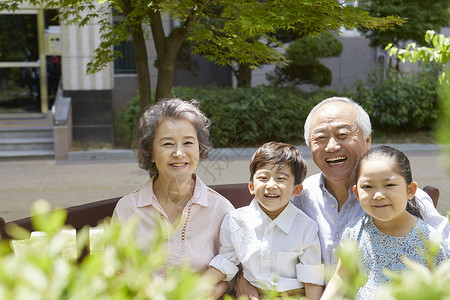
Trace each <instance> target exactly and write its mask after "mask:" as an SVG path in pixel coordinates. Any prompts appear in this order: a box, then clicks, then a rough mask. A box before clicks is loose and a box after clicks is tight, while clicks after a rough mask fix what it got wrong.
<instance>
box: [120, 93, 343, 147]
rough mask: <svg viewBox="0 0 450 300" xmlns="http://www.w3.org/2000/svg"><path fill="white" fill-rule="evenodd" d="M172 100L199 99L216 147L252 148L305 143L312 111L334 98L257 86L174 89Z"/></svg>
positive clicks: (131, 122) (131, 124) (131, 119)
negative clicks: (318, 104)
mask: <svg viewBox="0 0 450 300" xmlns="http://www.w3.org/2000/svg"><path fill="white" fill-rule="evenodd" d="M172 94H173V97H178V98H182V99H185V100H190V99H197V100H198V101H199V103H200V108H201V110H202V111H203V112H204V113H205V114H206V115H207V116H208V117H209V118H210V119H211V128H210V130H211V139H212V141H213V143H214V146H215V147H218V148H219V147H253V146H259V145H261V144H262V143H265V142H267V141H271V140H276V141H282V142H288V143H292V144H298V143H302V142H303V125H304V121H305V119H306V116H307V115H308V113H309V111H310V110H311V108H312V107H313V106H314V105H315V104H317V103H318V102H320V101H321V100H323V99H325V98H327V97H330V96H335V95H337V94H338V93H337V92H336V91H332V90H324V91H315V92H305V91H302V90H300V89H298V88H295V87H283V88H277V87H274V86H257V87H253V88H252V87H248V88H238V89H232V88H217V87H174V88H173V90H172ZM138 116H139V110H138V99H137V97H135V98H133V99H132V100H131V101H130V102H129V107H128V109H127V111H126V116H125V120H126V123H127V136H128V137H129V138H131V136H132V134H134V132H135V130H136V119H137V118H138Z"/></svg>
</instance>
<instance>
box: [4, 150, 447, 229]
mask: <svg viewBox="0 0 450 300" xmlns="http://www.w3.org/2000/svg"><path fill="white" fill-rule="evenodd" d="M396 146H398V148H401V150H403V151H404V152H405V153H406V154H407V155H408V156H409V158H410V160H411V164H412V168H413V177H414V179H415V180H416V181H417V182H418V183H419V186H421V187H423V186H425V185H433V186H435V187H438V188H439V189H440V191H441V196H440V199H439V206H438V209H439V211H440V212H442V213H444V212H446V211H448V210H450V199H449V193H450V187H449V183H450V179H449V176H448V175H447V173H446V172H445V169H444V161H445V160H444V155H443V154H442V153H441V152H440V151H439V149H438V148H437V147H436V146H434V145H396ZM299 148H300V150H301V151H302V153H304V156H305V159H306V160H307V162H308V167H309V171H308V174H314V173H317V172H318V169H317V167H316V166H315V165H314V163H313V161H312V159H311V154H310V151H309V149H308V148H306V147H299ZM255 150H256V149H255V148H247V149H216V150H214V152H212V154H211V158H210V159H209V160H206V161H202V162H201V163H200V165H199V168H198V172H197V173H198V174H199V176H200V178H202V180H203V181H204V182H205V183H206V184H208V185H211V184H225V183H242V182H247V181H248V164H249V161H250V157H251V155H252V154H253V153H254V151H255ZM0 170H1V172H0V216H1V217H3V218H4V219H5V220H6V221H11V220H14V219H18V218H22V217H26V216H29V214H30V211H29V210H30V205H31V204H32V203H33V202H34V201H35V200H37V199H46V200H48V201H49V202H50V203H51V204H52V205H53V206H60V207H68V206H73V205H79V204H83V203H88V202H93V201H97V200H102V199H107V198H111V197H117V196H122V195H124V194H127V193H130V192H133V191H135V190H136V189H138V188H139V187H140V186H142V185H143V184H144V183H145V182H146V181H147V180H148V174H147V173H146V172H145V171H143V170H141V169H139V167H138V166H137V163H136V160H135V158H134V155H133V154H132V153H131V152H130V151H122V152H121V151H101V152H95V151H94V152H73V153H71V155H70V159H69V160H67V161H54V160H30V161H3V162H0Z"/></svg>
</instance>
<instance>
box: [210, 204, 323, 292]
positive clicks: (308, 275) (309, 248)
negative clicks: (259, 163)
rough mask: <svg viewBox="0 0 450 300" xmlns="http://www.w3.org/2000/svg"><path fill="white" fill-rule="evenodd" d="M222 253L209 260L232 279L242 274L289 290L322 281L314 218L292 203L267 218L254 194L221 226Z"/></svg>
mask: <svg viewBox="0 0 450 300" xmlns="http://www.w3.org/2000/svg"><path fill="white" fill-rule="evenodd" d="M220 242H221V247H220V254H219V255H217V256H216V257H214V258H213V260H212V261H211V263H210V265H211V266H213V267H214V268H216V269H218V270H219V271H221V272H222V273H223V274H225V275H226V280H231V279H232V278H233V277H234V276H235V275H236V273H237V271H238V267H237V265H239V263H241V264H242V268H243V273H244V277H245V278H246V279H247V280H248V281H249V282H250V283H251V284H252V285H254V286H256V287H259V288H261V289H270V290H277V291H280V292H281V291H287V290H292V289H297V288H302V287H303V286H304V285H303V283H304V282H307V283H313V284H317V285H322V284H323V280H324V268H323V265H322V264H321V259H320V243H319V238H318V228H317V224H316V222H314V221H313V220H311V219H310V218H309V217H308V216H306V215H305V214H304V213H303V212H302V211H300V210H298V209H297V208H296V207H294V206H293V205H292V204H291V203H289V204H288V205H287V206H286V208H285V209H284V210H283V211H282V212H281V213H280V215H279V216H278V217H277V218H275V219H274V220H271V219H270V218H269V217H268V216H267V215H266V214H265V213H264V211H263V210H262V209H261V207H260V206H259V204H258V202H257V200H256V199H253V201H252V202H251V203H250V205H249V206H245V207H242V208H239V209H236V210H234V211H232V212H230V213H229V214H228V215H227V216H226V217H225V219H224V220H223V223H222V227H221V231H220Z"/></svg>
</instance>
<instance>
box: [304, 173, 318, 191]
mask: <svg viewBox="0 0 450 300" xmlns="http://www.w3.org/2000/svg"><path fill="white" fill-rule="evenodd" d="M321 175H322V173H317V174H314V175H311V176H308V177H306V179H305V180H304V181H303V189H312V188H317V187H319V184H320V181H321Z"/></svg>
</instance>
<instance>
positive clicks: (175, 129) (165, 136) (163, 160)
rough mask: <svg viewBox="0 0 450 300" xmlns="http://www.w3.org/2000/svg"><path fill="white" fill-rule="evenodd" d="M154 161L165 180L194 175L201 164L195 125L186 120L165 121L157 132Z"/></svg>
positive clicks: (154, 142) (160, 176) (160, 175)
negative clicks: (199, 163)
mask: <svg viewBox="0 0 450 300" xmlns="http://www.w3.org/2000/svg"><path fill="white" fill-rule="evenodd" d="M152 152H153V161H154V162H155V164H156V167H157V169H158V172H159V177H158V178H161V179H163V180H167V182H168V181H169V180H171V179H172V178H173V177H174V176H179V175H192V173H194V172H195V170H196V169H197V166H198V162H199V144H198V140H197V132H196V130H195V127H194V125H192V123H191V122H190V121H188V120H186V119H166V120H163V121H162V122H161V123H160V124H159V125H158V127H157V128H156V131H155V138H154V140H153V151H152Z"/></svg>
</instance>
